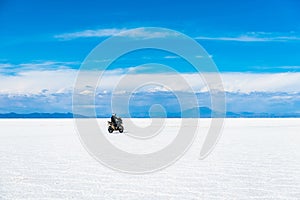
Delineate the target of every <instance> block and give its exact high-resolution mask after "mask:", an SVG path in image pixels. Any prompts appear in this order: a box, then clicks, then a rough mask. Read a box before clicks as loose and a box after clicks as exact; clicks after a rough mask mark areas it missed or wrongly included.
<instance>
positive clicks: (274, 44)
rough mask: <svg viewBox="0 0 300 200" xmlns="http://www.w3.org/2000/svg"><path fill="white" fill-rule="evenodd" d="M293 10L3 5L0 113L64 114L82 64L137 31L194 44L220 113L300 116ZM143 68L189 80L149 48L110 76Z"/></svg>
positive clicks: (274, 6)
mask: <svg viewBox="0 0 300 200" xmlns="http://www.w3.org/2000/svg"><path fill="white" fill-rule="evenodd" d="M299 10H300V3H299V1H297V0H287V1H279V0H272V1H271V0H268V1H258V0H256V1H220V0H219V1H164V0H163V1H76V2H74V1H44V2H41V1H37V0H35V1H33V0H28V1H21V0H10V1H9V0H2V1H0V26H1V31H0V76H1V79H2V80H1V86H0V89H1V91H0V103H1V106H0V112H11V111H13V112H31V111H37V112H51V111H53V112H56V111H57V112H67V111H71V96H72V84H73V83H74V79H75V76H76V73H77V70H78V69H79V67H80V63H81V62H82V61H83V60H84V58H85V57H86V56H87V55H88V53H89V52H90V51H91V50H92V49H93V48H94V47H95V46H96V45H97V44H99V43H100V42H102V41H103V40H105V39H107V38H108V37H110V36H113V35H114V34H117V33H119V32H120V31H123V30H128V29H131V28H138V27H165V28H169V29H173V30H176V31H180V32H182V33H184V34H186V35H188V36H190V37H191V38H193V39H195V40H196V41H197V42H199V44H201V45H202V46H203V47H204V48H205V49H206V50H207V52H208V53H209V55H211V57H212V58H213V60H214V62H215V63H216V65H217V66H218V68H219V71H220V72H221V73H222V74H224V77H225V78H224V79H225V81H224V82H225V84H226V87H225V88H227V89H226V92H228V94H229V95H228V96H229V97H230V98H228V99H229V100H228V106H227V107H228V109H230V110H234V111H236V112H238V111H253V112H259V111H260V110H264V111H266V112H279V111H280V112H284V111H285V110H286V112H290V111H291V110H294V111H295V112H300V106H299V101H300V100H299V99H300V98H299V96H300V95H298V94H299V93H300V88H299V87H298V85H297V83H298V82H299V81H300V79H299V77H300V76H298V75H299V74H298V73H300V56H299V53H300V21H299V19H300V12H299ZM149 61H151V62H158V63H163V64H166V65H170V66H172V67H173V68H174V69H176V70H177V71H179V72H180V73H183V74H188V73H193V70H191V68H189V67H188V66H187V64H186V63H184V61H183V60H182V59H180V58H179V57H177V56H175V55H172V54H170V53H166V52H157V51H144V52H135V53H132V54H130V55H127V56H126V57H124V58H121V59H119V60H118V61H117V62H116V63H115V64H114V65H113V66H111V68H110V69H111V70H112V71H114V72H115V74H114V76H118V75H119V76H120V73H121V74H122V73H123V74H124V73H125V72H126V68H130V67H133V66H138V65H141V64H145V63H147V62H149ZM120 69H121V70H120ZM122 69H123V71H122ZM137 73H143V74H145V73H146V74H148V73H154V72H153V71H151V70H148V71H142V72H137ZM155 73H161V72H159V71H155ZM245 80H247V82H245ZM254 83H259V84H254ZM258 93H259V95H258ZM261 93H262V94H264V95H262V94H261ZM249 95H250V97H251V98H250V97H249ZM261 96H263V97H261ZM241 99H242V100H241ZM263 99H269V100H264V101H262V100H263ZM283 99H284V100H283ZM258 100H259V101H262V102H263V103H262V108H260V109H259V110H258V109H256V107H255V103H256V102H257V101H258ZM145 101H147V103H148V104H149V99H148V100H145ZM237 101H238V103H239V104H238V105H239V107H238V108H237V107H235V106H234V105H237ZM243 101H245V103H244V104H243V103H241V102H243ZM150 103H151V102H150ZM245 104H247V105H252V104H253V106H244V107H243V105H245ZM103 109H104V108H103ZM108 110H109V109H108ZM107 112H108V111H107Z"/></svg>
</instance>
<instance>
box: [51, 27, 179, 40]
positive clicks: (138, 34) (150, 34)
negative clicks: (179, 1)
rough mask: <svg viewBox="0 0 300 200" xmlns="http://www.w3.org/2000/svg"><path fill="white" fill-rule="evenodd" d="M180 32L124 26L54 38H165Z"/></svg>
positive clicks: (60, 35)
mask: <svg viewBox="0 0 300 200" xmlns="http://www.w3.org/2000/svg"><path fill="white" fill-rule="evenodd" d="M178 35H179V34H176V33H173V32H169V31H158V30H155V29H146V28H137V29H133V30H130V31H129V29H126V28H123V29H118V28H109V29H96V30H83V31H78V32H73V33H63V34H58V35H55V36H54V38H57V39H63V40H72V39H77V38H90V37H110V36H122V37H131V38H144V39H150V38H164V37H170V36H178Z"/></svg>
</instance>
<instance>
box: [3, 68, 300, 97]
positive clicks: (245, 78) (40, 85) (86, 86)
mask: <svg viewBox="0 0 300 200" xmlns="http://www.w3.org/2000/svg"><path fill="white" fill-rule="evenodd" d="M132 70H133V71H134V68H131V69H130V70H129V71H124V70H110V71H107V72H105V74H104V76H103V78H102V79H101V82H100V87H99V91H112V90H113V89H114V88H115V86H116V85H118V84H119V85H118V90H120V91H131V90H132V89H133V88H136V87H137V86H140V87H141V85H139V84H140V83H143V82H149V83H150V82H155V80H163V82H164V83H165V84H166V86H167V88H173V89H174V90H177V91H183V92H184V91H187V90H188V86H191V87H192V88H193V89H194V90H195V91H197V92H205V91H207V90H208V89H207V86H206V84H205V83H204V82H203V81H202V79H201V77H200V76H199V74H180V76H182V77H183V78H184V79H185V80H186V81H187V83H188V85H184V84H182V82H180V81H178V75H176V74H171V73H167V74H163V73H160V74H139V73H138V74H136V73H133V74H132V73H130V74H127V75H126V73H128V72H132ZM77 72H78V71H77V70H75V69H58V70H42V71H37V70H28V71H23V72H19V73H18V75H14V76H7V75H4V74H2V75H1V74H0V94H42V93H43V94H45V93H48V94H50V93H64V92H72V91H73V88H74V83H75V80H76V76H77ZM82 73H83V76H84V82H83V83H82V92H83V94H88V93H90V92H91V91H93V90H94V88H93V87H90V86H91V85H92V83H91V80H97V79H98V73H97V72H96V71H83V72H82ZM205 75H206V77H208V79H210V77H211V76H213V74H212V73H207V74H205ZM124 78H125V79H124ZM221 78H222V80H223V85H224V88H225V91H226V92H233V93H247V94H248V93H251V92H286V93H298V92H300V86H299V82H300V73H269V74H260V73H222V74H221ZM121 80H123V82H122V84H121V83H120V81H121ZM124 80H125V82H124ZM147 90H148V91H164V90H165V88H164V87H161V86H159V87H158V85H155V84H154V85H153V88H152V89H149V88H147ZM116 92H117V91H116Z"/></svg>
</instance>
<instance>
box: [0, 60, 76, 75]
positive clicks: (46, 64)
mask: <svg viewBox="0 0 300 200" xmlns="http://www.w3.org/2000/svg"><path fill="white" fill-rule="evenodd" d="M79 66H80V62H59V61H51V60H48V61H34V62H30V63H19V64H12V63H0V75H1V74H2V75H12V76H16V75H18V74H20V73H23V72H27V71H45V70H46V71H53V70H61V69H76V68H79Z"/></svg>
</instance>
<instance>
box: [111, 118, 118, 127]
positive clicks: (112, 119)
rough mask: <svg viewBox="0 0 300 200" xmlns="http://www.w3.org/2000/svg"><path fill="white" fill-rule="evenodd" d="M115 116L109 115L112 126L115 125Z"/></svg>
mask: <svg viewBox="0 0 300 200" xmlns="http://www.w3.org/2000/svg"><path fill="white" fill-rule="evenodd" d="M116 118H117V117H115V116H111V118H110V120H111V122H112V124H113V126H117V120H116Z"/></svg>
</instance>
